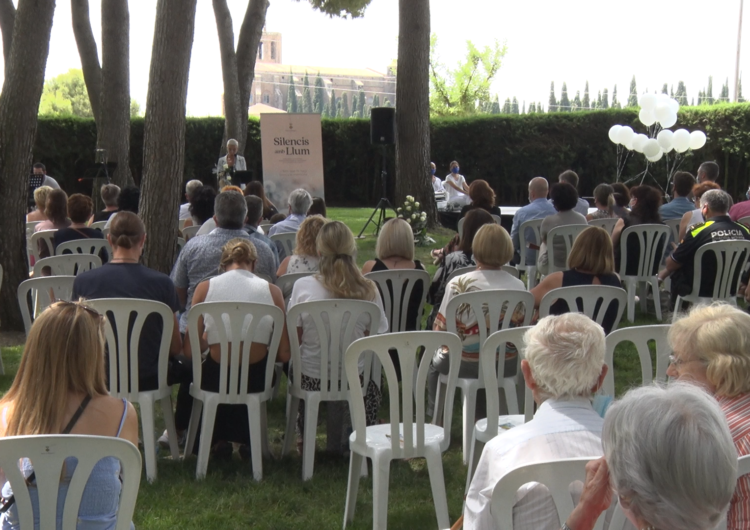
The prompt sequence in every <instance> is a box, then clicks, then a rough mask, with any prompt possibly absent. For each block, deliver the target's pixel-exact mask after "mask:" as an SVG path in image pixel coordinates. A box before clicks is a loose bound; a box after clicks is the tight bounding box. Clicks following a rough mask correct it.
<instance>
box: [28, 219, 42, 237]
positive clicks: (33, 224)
mask: <svg viewBox="0 0 750 530" xmlns="http://www.w3.org/2000/svg"><path fill="white" fill-rule="evenodd" d="M39 223H41V221H29V222H28V223H26V237H31V235H32V234H33V233H34V228H36V225H38V224H39Z"/></svg>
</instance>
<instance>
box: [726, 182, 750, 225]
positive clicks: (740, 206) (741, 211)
mask: <svg viewBox="0 0 750 530" xmlns="http://www.w3.org/2000/svg"><path fill="white" fill-rule="evenodd" d="M745 198H746V199H747V200H746V201H742V202H737V203H735V204H734V205H733V206H732V207H731V208H730V209H729V217H731V218H732V221H739V220H740V219H742V218H743V217H748V216H750V188H748V190H747V191H746V192H745Z"/></svg>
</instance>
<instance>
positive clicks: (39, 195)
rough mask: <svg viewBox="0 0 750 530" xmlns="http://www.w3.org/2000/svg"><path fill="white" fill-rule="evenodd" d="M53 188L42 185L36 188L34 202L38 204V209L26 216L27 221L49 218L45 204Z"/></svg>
mask: <svg viewBox="0 0 750 530" xmlns="http://www.w3.org/2000/svg"><path fill="white" fill-rule="evenodd" d="M53 189H54V188H50V187H49V186H40V187H38V188H37V189H35V190H34V204H36V209H35V210H34V211H33V212H31V213H29V214H28V215H27V216H26V222H27V223H31V222H33V221H46V220H47V216H46V215H45V213H44V206H45V205H46V204H47V197H49V192H51V191H52V190H53Z"/></svg>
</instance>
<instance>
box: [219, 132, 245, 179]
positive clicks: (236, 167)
mask: <svg viewBox="0 0 750 530" xmlns="http://www.w3.org/2000/svg"><path fill="white" fill-rule="evenodd" d="M239 147H240V146H239V143H238V142H237V140H235V139H234V138H230V139H229V140H227V154H226V155H224V156H222V157H221V158H219V162H218V163H217V164H216V165H217V167H218V170H219V173H223V174H224V175H226V174H227V173H229V174H231V173H234V172H235V171H247V164H246V163H245V157H243V156H242V155H238V154H237V150H238V149H239ZM225 178H226V177H225ZM224 184H226V182H225V181H223V179H219V187H220V188H221V187H222V186H223V185H224Z"/></svg>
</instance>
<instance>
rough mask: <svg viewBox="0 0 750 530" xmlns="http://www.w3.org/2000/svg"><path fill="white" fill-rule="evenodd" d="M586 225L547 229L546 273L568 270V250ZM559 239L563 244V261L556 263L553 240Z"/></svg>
mask: <svg viewBox="0 0 750 530" xmlns="http://www.w3.org/2000/svg"><path fill="white" fill-rule="evenodd" d="M588 227H589V226H588V225H563V226H557V227H555V228H553V229H552V230H550V231H549V233H548V234H547V257H548V258H549V267H548V271H549V272H548V274H552V273H553V272H557V271H566V270H568V256H570V251H571V250H572V249H573V243H574V242H575V240H576V238H577V237H578V236H579V235H580V233H581V232H583V231H584V230H586V229H587V228H588ZM560 240H561V241H563V243H564V244H565V261H564V262H563V263H558V262H557V260H556V258H555V241H560Z"/></svg>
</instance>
